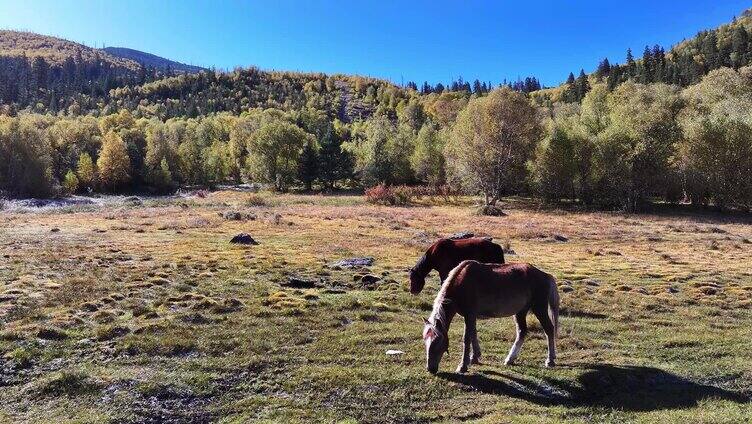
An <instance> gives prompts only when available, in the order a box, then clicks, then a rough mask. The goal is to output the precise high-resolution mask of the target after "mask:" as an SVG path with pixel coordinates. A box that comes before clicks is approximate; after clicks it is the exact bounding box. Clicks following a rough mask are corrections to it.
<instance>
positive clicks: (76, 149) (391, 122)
mask: <svg viewBox="0 0 752 424" xmlns="http://www.w3.org/2000/svg"><path fill="white" fill-rule="evenodd" d="M750 110H752V68H749V67H747V68H741V69H739V70H738V71H737V70H734V69H731V68H721V69H718V70H715V71H712V72H710V73H709V74H708V75H707V76H705V77H704V78H703V79H702V80H701V82H700V83H698V84H696V85H693V86H690V87H688V88H685V89H681V88H680V87H678V86H676V85H669V84H664V83H652V84H642V83H639V82H634V81H631V80H630V81H627V82H625V83H622V84H620V85H619V86H618V87H617V88H616V89H614V90H613V91H611V90H609V89H608V86H607V84H606V83H603V82H602V83H596V84H594V85H593V86H592V87H591V88H590V90H589V91H588V92H587V94H586V95H585V96H584V98H583V101H582V103H581V104H578V103H564V102H561V103H556V104H554V105H552V106H550V107H541V106H537V105H536V104H535V103H534V102H532V101H531V99H530V98H529V97H528V96H527V95H525V94H524V93H521V92H517V91H514V90H512V89H510V88H508V87H502V88H500V89H495V90H493V91H491V92H490V93H489V94H488V95H485V96H471V97H466V96H462V95H457V94H453V93H442V94H441V95H436V96H434V98H433V102H420V101H417V100H416V99H412V100H411V101H408V102H406V103H402V104H400V106H399V107H398V108H396V110H395V112H394V113H395V116H394V117H393V118H392V117H391V116H390V114H389V113H375V114H373V115H372V116H370V117H368V118H365V119H359V120H355V121H352V122H344V121H341V120H339V119H338V118H336V117H334V118H332V117H331V116H329V115H328V114H327V113H326V112H325V111H323V110H319V109H316V108H313V107H306V108H303V109H301V110H292V111H285V110H281V109H275V108H266V109H264V108H254V109H251V110H248V111H245V112H243V113H241V114H239V115H234V114H231V113H227V112H222V113H216V114H210V115H207V116H201V117H198V118H186V117H182V118H170V119H167V120H166V121H162V120H160V119H158V118H156V117H151V118H147V117H135V116H134V115H133V114H132V113H131V112H129V111H128V110H125V109H123V110H121V111H120V112H118V113H114V114H110V115H106V116H102V117H94V116H79V117H67V116H52V115H41V114H29V113H26V114H20V115H18V116H2V117H0V188H1V189H2V190H5V191H7V192H8V193H10V194H12V195H15V196H49V195H53V194H56V193H61V192H68V193H74V192H88V191H102V192H130V191H150V192H169V191H170V190H173V189H175V188H176V187H178V186H181V185H201V186H209V187H210V186H215V185H217V184H222V183H227V182H234V183H240V182H251V181H253V182H263V183H266V184H268V185H269V186H271V187H273V188H274V189H276V190H280V191H286V190H289V189H291V188H295V187H298V188H307V189H312V188H320V189H325V188H329V189H331V188H336V187H345V186H347V187H357V186H360V187H371V186H374V185H377V184H380V183H385V184H387V185H399V184H428V185H432V186H436V187H438V186H442V185H445V184H448V185H449V186H450V187H454V188H456V189H461V190H464V191H465V192H468V193H482V194H483V195H484V197H485V199H486V203H488V204H494V203H495V202H497V201H498V200H499V199H500V198H501V197H502V196H505V195H509V194H514V193H524V194H535V195H540V196H541V197H542V198H544V199H546V200H548V201H552V202H558V201H562V200H566V201H578V202H581V203H583V204H585V205H590V206H593V207H608V208H613V207H618V208H624V209H630V210H635V209H639V208H640V207H642V206H643V205H645V204H646V203H647V202H650V201H654V200H662V201H668V202H678V201H680V200H683V199H684V200H687V201H690V202H692V203H694V204H698V205H707V204H713V205H716V206H719V207H738V208H743V209H749V207H750V206H752V113H750Z"/></svg>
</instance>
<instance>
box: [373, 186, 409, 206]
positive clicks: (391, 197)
mask: <svg viewBox="0 0 752 424" xmlns="http://www.w3.org/2000/svg"><path fill="white" fill-rule="evenodd" d="M365 195H366V201H367V202H368V203H373V204H377V205H387V206H405V205H409V204H410V203H411V202H412V200H413V197H414V193H413V189H412V188H411V187H408V186H404V185H401V186H394V187H392V186H388V185H386V184H383V183H382V184H379V185H377V186H374V187H371V188H369V189H366V192H365Z"/></svg>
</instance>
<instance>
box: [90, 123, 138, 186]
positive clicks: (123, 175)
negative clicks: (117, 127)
mask: <svg viewBox="0 0 752 424" xmlns="http://www.w3.org/2000/svg"><path fill="white" fill-rule="evenodd" d="M97 168H98V169H99V182H100V183H101V184H102V187H103V188H105V189H110V190H113V191H114V190H115V189H117V188H118V187H121V186H123V185H124V184H126V183H127V182H128V181H130V179H131V176H130V171H131V160H130V158H129V157H128V148H127V146H126V145H125V142H124V141H123V139H122V138H120V136H119V135H118V134H117V133H116V132H115V131H110V132H108V133H107V135H105V136H104V139H103V140H102V150H101V152H100V153H99V159H98V160H97Z"/></svg>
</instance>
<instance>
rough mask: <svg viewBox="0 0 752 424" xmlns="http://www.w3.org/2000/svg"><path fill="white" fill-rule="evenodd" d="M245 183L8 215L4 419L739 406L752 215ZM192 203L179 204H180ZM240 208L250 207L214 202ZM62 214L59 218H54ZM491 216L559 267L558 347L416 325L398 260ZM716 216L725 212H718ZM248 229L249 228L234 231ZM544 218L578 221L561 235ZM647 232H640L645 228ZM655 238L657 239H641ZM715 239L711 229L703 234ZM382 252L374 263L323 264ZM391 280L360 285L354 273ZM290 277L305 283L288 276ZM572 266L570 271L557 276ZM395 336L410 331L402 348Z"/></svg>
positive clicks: (354, 418) (492, 223) (420, 299)
mask: <svg viewBox="0 0 752 424" xmlns="http://www.w3.org/2000/svg"><path fill="white" fill-rule="evenodd" d="M260 198H261V199H262V200H259V199H255V200H252V201H250V202H249V201H248V194H247V193H236V192H221V193H212V194H211V195H209V196H208V197H207V198H205V199H189V200H188V201H184V200H180V201H177V202H170V201H168V200H160V201H159V202H151V201H146V202H145V205H144V206H140V207H125V208H123V207H115V206H112V207H106V208H104V209H96V210H79V211H71V212H70V213H66V214H59V213H56V212H54V211H50V212H45V213H23V214H11V213H4V215H3V219H2V220H1V221H0V258H2V259H3V260H2V262H0V299H3V300H2V301H0V385H1V386H2V389H0V405H1V406H0V421H8V422H49V421H59V422H123V421H126V422H127V421H135V422H138V421H144V420H147V419H151V420H154V421H159V420H162V421H165V420H173V421H177V422H185V421H191V420H192V421H197V422H203V421H212V420H214V421H219V422H227V423H235V422H237V423H240V422H248V421H259V422H457V421H472V422H488V423H496V422H520V423H538V422H613V423H622V422H650V423H653V422H661V423H662V422H677V423H683V422H728V423H736V422H748V421H749V417H750V416H752V404H751V403H750V396H752V371H751V370H752V368H750V365H749V364H750V363H752V362H751V360H752V352H750V349H749V340H750V339H752V326H750V324H752V309H751V308H752V283H750V280H751V279H750V277H752V271H750V263H749V260H750V259H749V258H750V255H749V244H747V243H745V242H744V240H745V239H750V238H752V227H750V225H749V223H748V222H744V221H734V220H732V219H730V218H724V217H708V216H692V215H686V214H684V215H682V216H681V217H671V216H666V215H663V216H651V215H639V216H624V215H620V214H610V213H585V212H583V213H571V212H564V211H556V210H548V211H546V210H539V209H537V208H535V207H532V206H531V205H529V204H527V203H526V202H524V201H520V200H516V201H514V202H512V203H510V204H509V205H508V209H507V212H508V213H509V216H507V217H503V218H489V217H479V216H476V215H474V212H473V211H474V208H473V207H472V202H471V201H469V199H453V202H452V204H450V205H442V204H440V203H434V202H433V201H425V202H424V203H422V204H423V206H414V207H408V208H389V207H383V206H372V205H367V204H365V203H364V202H363V200H362V198H360V197H352V196H301V195H281V196H274V195H271V194H268V193H264V194H262V195H260ZM183 205H185V206H183ZM227 210H234V211H238V212H241V213H242V216H244V217H250V216H255V219H250V218H248V219H245V218H243V219H240V220H236V219H225V218H223V216H221V215H220V213H221V212H224V211H227ZM53 227H54V228H59V229H60V231H59V232H52V231H50V230H51V228H53ZM460 230H470V231H475V232H476V233H479V234H489V235H492V236H494V237H495V238H496V239H497V240H498V241H499V242H501V243H508V244H509V245H510V247H511V248H512V249H513V250H515V251H516V253H517V255H509V260H511V261H526V262H532V263H534V264H536V265H537V266H539V267H540V268H542V269H544V270H546V271H548V272H551V273H552V274H554V275H555V276H556V277H557V278H558V279H559V284H560V287H561V295H562V307H563V313H562V318H561V329H560V341H559V360H558V364H559V365H560V366H559V367H558V368H554V369H545V368H543V367H542V365H543V360H544V357H545V343H544V338H543V335H542V333H541V331H540V328H539V326H538V324H537V322H535V320H534V318H529V323H530V325H531V329H532V334H531V337H530V338H529V340H528V341H527V342H526V344H525V346H524V348H523V351H522V354H521V356H520V359H519V365H516V366H514V367H505V366H503V359H504V356H505V355H506V353H507V351H508V349H509V347H510V344H511V342H512V339H513V335H514V328H513V323H512V320H511V319H498V320H491V321H482V322H481V323H480V324H479V337H480V341H481V345H482V348H483V362H484V364H483V365H481V366H475V367H472V368H471V372H470V373H469V374H468V375H465V376H460V375H457V374H454V373H452V372H450V371H451V370H453V369H454V368H455V365H456V362H458V361H459V355H460V346H459V341H460V339H461V333H462V320H461V318H458V319H457V320H456V321H455V323H454V326H453V327H452V329H451V333H450V338H451V344H450V355H451V356H450V357H449V358H445V359H444V361H443V362H442V364H441V367H442V372H441V373H439V374H438V375H436V376H432V375H430V374H428V373H427V372H426V371H425V364H424V361H425V359H424V352H423V345H422V343H421V340H420V332H421V330H422V326H421V321H422V318H423V317H425V316H427V315H428V313H429V310H430V307H431V302H432V300H433V296H434V295H435V293H436V290H437V288H438V281H437V280H438V278H437V277H436V276H435V275H432V276H431V277H430V279H429V280H430V281H429V283H428V285H427V287H426V289H425V290H424V293H422V294H421V295H420V296H411V295H410V294H409V293H408V292H407V285H406V281H405V280H406V273H405V270H406V269H407V268H409V267H410V266H412V265H413V264H414V262H415V260H416V259H417V258H418V257H419V256H420V254H421V253H422V251H423V250H424V249H425V248H426V247H427V244H428V243H430V241H432V240H433V239H435V238H436V237H439V236H441V235H447V234H450V233H453V232H456V231H460ZM719 230H720V231H719ZM239 232H247V233H250V234H251V235H252V236H253V237H254V238H255V239H256V240H257V241H259V243H260V244H259V245H258V246H249V247H243V246H235V245H231V244H229V243H228V241H229V239H230V238H231V237H232V236H233V235H235V234H237V233H239ZM555 234H564V235H566V236H567V237H568V238H569V241H568V242H566V243H563V242H557V241H555V240H554V239H553V235H555ZM649 239H650V240H649ZM651 240H652V241H651ZM711 245H712V247H711ZM349 256H373V257H374V258H376V263H375V265H374V266H373V267H371V268H370V269H368V270H340V269H331V268H329V267H328V266H327V265H328V264H329V263H331V262H333V261H335V260H337V259H341V258H344V257H349ZM366 273H370V274H374V275H377V276H379V277H381V278H382V279H381V280H380V281H379V282H378V283H376V284H375V285H374V286H364V285H363V284H362V283H361V282H360V281H359V279H358V275H362V274H366ZM290 276H296V277H300V278H304V279H309V280H314V281H317V282H318V283H317V287H316V288H313V289H293V288H288V287H284V286H283V285H281V284H280V283H284V282H286V281H287V279H288V277H290ZM565 287H566V288H565ZM388 349H398V350H402V351H404V352H405V354H404V355H399V356H396V357H393V356H387V355H386V354H385V352H386V350H388Z"/></svg>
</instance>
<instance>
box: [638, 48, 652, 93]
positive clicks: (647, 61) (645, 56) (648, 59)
mask: <svg viewBox="0 0 752 424" xmlns="http://www.w3.org/2000/svg"><path fill="white" fill-rule="evenodd" d="M653 69H654V63H653V51H652V50H650V47H648V46H645V50H644V51H643V53H642V72H641V73H640V78H639V80H640V82H642V83H643V84H647V83H650V82H652V78H653Z"/></svg>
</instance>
